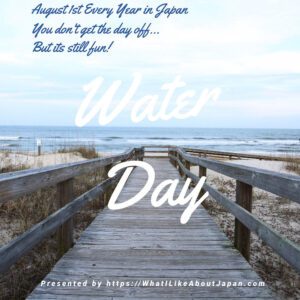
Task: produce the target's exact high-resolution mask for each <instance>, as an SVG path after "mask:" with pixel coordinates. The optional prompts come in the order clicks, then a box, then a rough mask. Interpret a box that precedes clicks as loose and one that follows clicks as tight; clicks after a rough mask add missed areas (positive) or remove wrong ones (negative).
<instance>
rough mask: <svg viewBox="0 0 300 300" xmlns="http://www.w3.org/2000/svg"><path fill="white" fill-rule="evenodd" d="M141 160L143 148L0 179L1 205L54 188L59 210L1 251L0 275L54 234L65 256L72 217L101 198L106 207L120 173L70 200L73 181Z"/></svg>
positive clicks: (9, 175) (71, 232)
mask: <svg viewBox="0 0 300 300" xmlns="http://www.w3.org/2000/svg"><path fill="white" fill-rule="evenodd" d="M143 156H144V150H143V148H134V149H132V150H129V151H127V152H125V153H123V154H120V155H113V156H110V157H105V158H97V159H92V160H88V161H82V162H77V163H69V164H63V165H57V166H54V167H46V168H40V169H33V170H25V171H18V172H12V173H7V174H2V175H0V203H4V202H6V201H9V200H14V199H16V198H17V197H19V196H22V195H25V194H28V193H31V192H34V191H36V190H38V189H41V188H46V187H51V186H54V185H57V200H58V204H59V206H60V209H59V210H57V211H56V212H55V213H53V214H52V215H50V216H49V217H47V218H46V219H44V220H43V221H41V222H40V223H38V224H36V225H34V226H33V227H32V228H30V229H29V230H28V231H26V232H25V233H23V234H22V235H20V236H19V237H17V238H16V239H14V240H12V241H11V242H10V243H8V244H7V245H5V246H3V247H1V248H0V272H5V271H7V270H8V269H9V268H10V267H11V266H12V265H13V264H14V263H15V262H17V261H18V260H19V259H20V258H21V257H22V256H24V255H25V254H27V253H28V252H29V251H30V250H31V249H32V248H33V247H35V246H36V245H38V244H39V243H40V242H41V241H42V240H44V239H45V238H47V237H49V236H50V235H52V234H53V233H55V231H57V230H58V236H59V238H58V240H59V245H58V246H59V253H60V254H63V253H64V252H66V251H67V250H68V249H69V248H70V247H71V246H72V245H73V224H72V217H73V216H74V215H75V214H76V213H77V212H78V211H79V210H80V209H81V208H82V207H83V206H84V205H85V204H87V203H88V202H89V201H92V200H94V199H97V198H100V199H101V201H102V205H101V206H105V205H106V203H105V202H107V201H108V196H109V195H108V194H109V193H110V188H111V187H112V186H113V185H114V184H115V183H116V182H117V181H118V180H119V178H120V177H121V175H122V173H119V174H117V175H116V176H115V177H113V178H109V179H105V180H104V181H103V182H101V183H100V184H98V185H97V186H95V187H94V188H92V189H91V190H89V191H88V192H86V193H84V194H83V195H81V196H79V197H77V198H76V199H74V198H73V179H74V177H76V176H80V175H84V174H87V173H89V172H92V171H95V170H99V169H100V168H105V170H106V172H105V174H107V171H108V170H109V169H110V168H111V167H112V165H113V164H117V163H119V162H121V161H126V160H134V159H142V158H143Z"/></svg>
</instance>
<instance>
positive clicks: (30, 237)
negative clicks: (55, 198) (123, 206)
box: [0, 174, 121, 273]
mask: <svg viewBox="0 0 300 300" xmlns="http://www.w3.org/2000/svg"><path fill="white" fill-rule="evenodd" d="M120 176H121V174H118V175H117V176H115V177H113V178H109V179H106V180H105V181H104V182H102V183H101V184H98V185H97V186H95V187H94V188H92V189H91V190H89V191H88V192H86V193H84V194H83V195H81V196H79V197H78V198H76V199H75V200H73V201H72V202H70V203H69V204H67V205H65V206H64V207H62V208H61V209H59V210H57V211H56V212H54V213H53V214H51V215H50V216H48V217H47V218H46V219H44V220H43V221H41V222H40V223H38V224H36V225H34V226H33V227H32V228H30V229H29V230H27V231H26V232H24V233H23V234H21V235H20V236H18V237H17V238H16V239H14V240H12V241H11V242H10V243H8V244H7V245H5V246H3V247H1V248H0V272H2V273H3V272H5V271H7V270H8V269H9V268H10V267H11V266H12V265H13V264H14V263H16V262H17V261H18V260H19V259H20V258H21V257H22V256H24V255H25V254H27V253H28V252H29V251H30V250H31V249H33V248H34V247H35V246H36V245H37V244H39V243H40V242H41V241H42V240H43V239H45V238H46V237H48V236H50V235H51V234H53V233H54V232H55V231H56V230H57V229H58V228H59V227H60V226H61V225H62V224H63V223H65V222H66V221H68V220H69V219H70V218H72V217H73V216H74V215H75V214H76V213H77V212H78V211H79V210H80V209H81V208H82V207H83V206H84V205H86V204H87V203H88V202H89V201H92V200H93V199H95V198H97V197H100V196H103V195H104V193H105V191H106V189H107V188H108V187H109V186H111V185H112V184H113V183H115V182H116V181H117V180H118V179H119V178H120Z"/></svg>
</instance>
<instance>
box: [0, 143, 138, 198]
mask: <svg viewBox="0 0 300 300" xmlns="http://www.w3.org/2000/svg"><path fill="white" fill-rule="evenodd" d="M140 149H142V148H140ZM136 150H137V148H133V149H130V150H128V151H126V152H124V153H122V154H119V155H112V156H109V157H104V158H96V159H91V160H86V161H80V162H75V163H67V164H60V165H56V166H51V167H44V168H39V169H29V170H23V171H17V172H11V173H4V174H1V175H0V203H1V202H5V201H8V200H11V199H13V198H15V197H19V196H22V195H24V194H27V193H31V192H34V191H36V190H37V189H41V188H45V187H49V186H52V185H55V184H57V183H59V182H62V181H65V180H68V179H69V178H73V177H76V176H79V175H83V174H86V173H89V172H92V171H93V170H96V169H99V168H101V167H105V166H108V165H111V164H113V163H116V162H118V161H122V160H127V159H129V158H130V157H131V156H132V155H133V154H134V153H135V151H136Z"/></svg>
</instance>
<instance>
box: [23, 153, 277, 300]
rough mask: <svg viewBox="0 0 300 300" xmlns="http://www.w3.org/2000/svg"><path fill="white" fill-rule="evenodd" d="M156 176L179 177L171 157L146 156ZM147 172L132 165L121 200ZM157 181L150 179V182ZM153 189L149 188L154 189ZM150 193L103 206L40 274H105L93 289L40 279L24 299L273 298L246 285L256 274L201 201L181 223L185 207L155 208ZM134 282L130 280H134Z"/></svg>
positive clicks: (58, 277)
mask: <svg viewBox="0 0 300 300" xmlns="http://www.w3.org/2000/svg"><path fill="white" fill-rule="evenodd" d="M147 162H149V163H150V164H151V165H152V166H153V167H154V168H155V169H156V172H157V174H158V178H161V180H163V179H166V178H173V179H175V178H176V179H179V180H180V186H181V187H182V186H183V184H184V182H183V180H182V179H181V178H180V177H179V175H178V172H173V171H174V170H175V171H176V169H175V168H174V166H172V165H171V164H170V163H169V161H168V158H165V159H147ZM145 178H146V176H145V172H144V171H142V170H140V169H138V168H136V169H135V170H134V171H133V173H132V175H131V177H130V178H129V180H128V181H127V183H126V187H125V189H124V191H125V192H124V193H122V195H121V196H120V199H119V200H118V201H125V200H126V199H128V197H132V196H133V195H134V194H136V193H137V190H139V189H140V187H141V186H142V185H143V184H144V179H145ZM157 184H159V180H156V181H155V186H156V185H157ZM152 190H153V189H152ZM150 196H151V194H150V195H147V196H146V197H144V198H143V199H142V200H141V201H140V202H138V203H136V204H135V205H134V206H132V207H130V208H127V209H124V210H120V211H111V210H109V209H108V208H105V209H104V210H103V212H102V213H100V214H99V215H98V216H97V217H96V219H95V220H94V221H93V222H92V224H91V225H90V226H89V227H88V228H87V230H86V231H85V232H84V233H83V234H82V236H81V237H80V239H79V240H78V242H77V243H76V244H75V246H74V247H73V248H72V249H70V250H69V251H68V252H67V253H66V254H65V255H64V256H63V258H62V259H61V260H60V261H59V262H58V263H57V264H56V266H55V267H54V268H53V270H52V271H51V272H50V273H49V274H48V275H47V276H46V278H45V279H44V280H45V281H51V282H58V281H83V280H87V281H88V282H89V283H91V281H92V280H97V281H103V283H104V284H103V286H101V287H99V288H93V287H91V286H90V285H88V286H87V287H85V288H82V287H67V288H66V287H65V288H60V287H51V288H49V287H48V288H47V287H45V286H40V285H39V286H37V287H36V289H35V290H34V291H33V292H32V294H31V295H30V296H29V299H52V298H59V299H61V298H63V299H68V297H69V298H70V299H71V298H72V297H73V298H74V297H75V298H76V299H77V298H79V299H80V298H82V299H94V298H95V299H98V298H99V299H102V298H104V299H105V298H107V297H108V298H110V299H118V298H122V299H201V298H202V299H207V298H217V299H220V298H227V299H234V298H237V299H247V298H252V299H253V298H255V299H259V298H261V299H271V298H272V296H271V295H270V293H269V290H268V289H267V288H266V287H253V288H249V287H247V286H246V284H247V283H248V282H254V281H255V282H256V281H260V278H259V277H258V276H257V274H255V272H253V271H252V270H251V267H250V265H249V264H248V263H247V262H246V260H245V259H244V258H243V257H242V256H241V255H240V254H239V252H238V251H237V250H236V249H234V248H233V245H232V244H231V243H230V242H229V240H228V239H227V238H226V237H225V235H224V234H223V233H221V232H220V230H219V229H218V226H217V225H216V224H215V223H214V221H213V220H212V219H211V217H210V216H209V215H208V213H207V212H206V211H205V210H204V209H203V208H201V207H200V208H199V209H198V210H197V212H196V213H194V214H193V216H192V218H191V220H190V222H189V223H188V224H186V225H181V224H180V222H179V219H180V216H181V214H182V212H183V211H184V209H185V207H170V206H168V205H164V206H162V207H159V208H153V207H152V205H151V203H150ZM224 274H226V280H232V281H241V282H242V283H243V284H244V286H240V287H237V288H227V287H201V288H199V287H185V288H182V287H176V286H174V287H170V286H165V287H163V288H160V287H151V286H149V287H147V286H141V284H140V283H139V282H142V281H143V280H150V279H151V280H155V281H162V280H165V281H166V280H167V281H170V280H173V281H174V280H189V281H191V280H192V281H196V280H201V281H213V280H215V281H216V280H220V281H222V280H224ZM107 281H109V282H110V281H120V282H121V281H123V282H129V283H130V286H128V287H124V288H118V287H116V286H108V285H107ZM132 283H133V284H132Z"/></svg>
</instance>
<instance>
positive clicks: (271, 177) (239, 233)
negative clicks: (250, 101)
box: [169, 147, 300, 272]
mask: <svg viewBox="0 0 300 300" xmlns="http://www.w3.org/2000/svg"><path fill="white" fill-rule="evenodd" d="M190 150H191V149H189V151H190ZM169 158H170V160H171V162H172V163H173V165H174V166H175V167H176V168H178V169H179V172H180V173H181V175H184V176H187V177H189V178H191V179H192V181H193V182H194V183H197V182H198V181H199V179H200V177H202V176H206V173H207V169H210V170H213V171H215V172H217V173H220V174H223V175H225V176H228V177H230V178H233V179H235V180H236V202H233V201H231V200H229V199H227V198H226V197H225V196H224V195H222V193H220V192H219V191H217V190H215V189H214V188H212V187H211V186H209V185H208V184H206V183H205V184H204V187H203V188H204V190H205V191H207V192H209V194H210V196H211V197H212V198H213V199H214V200H216V201H217V202H218V203H219V204H220V205H221V206H223V207H224V208H225V209H226V210H227V211H228V212H230V213H232V214H233V215H234V216H235V218H236V219H235V237H234V239H235V247H236V248H237V249H238V250H239V251H240V252H241V253H242V254H243V256H244V257H245V258H246V259H247V260H249V257H250V232H254V233H255V234H256V235H257V236H258V237H260V238H261V239H262V240H263V241H264V242H265V243H266V244H267V245H269V246H270V247H271V248H272V249H273V250H274V251H275V252H276V253H277V254H279V255H280V256H281V257H282V258H284V259H285V260H286V261H287V262H288V263H289V264H290V265H291V266H292V267H293V268H295V269H296V270H297V271H298V272H300V247H299V246H298V245H297V244H295V243H293V242H292V241H290V240H288V239H286V238H285V237H283V236H282V235H280V234H278V233H277V232H275V231H274V230H273V229H272V228H271V227H270V226H268V225H267V224H265V223H264V222H262V221H261V220H259V219H258V218H257V217H255V216H254V215H253V214H252V213H251V207H252V190H253V187H257V188H259V189H262V190H264V191H267V192H271V193H273V194H276V195H278V196H280V197H284V198H286V199H289V200H291V201H295V202H297V203H300V176H292V175H288V174H282V173H275V172H271V171H266V170H261V169H257V168H251V167H246V166H243V165H238V164H232V163H228V162H220V161H217V160H213V159H208V158H202V157H197V156H195V155H191V154H189V153H187V151H186V150H184V149H181V148H174V147H172V148H170V149H169ZM191 165H194V166H198V167H199V176H197V175H195V174H194V173H192V172H191V171H190V168H191Z"/></svg>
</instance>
